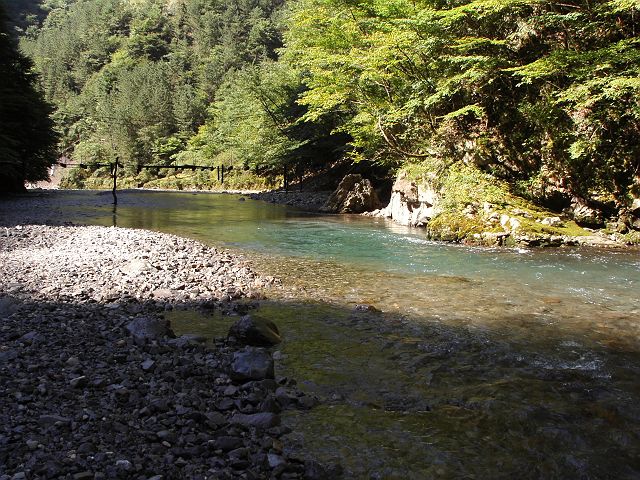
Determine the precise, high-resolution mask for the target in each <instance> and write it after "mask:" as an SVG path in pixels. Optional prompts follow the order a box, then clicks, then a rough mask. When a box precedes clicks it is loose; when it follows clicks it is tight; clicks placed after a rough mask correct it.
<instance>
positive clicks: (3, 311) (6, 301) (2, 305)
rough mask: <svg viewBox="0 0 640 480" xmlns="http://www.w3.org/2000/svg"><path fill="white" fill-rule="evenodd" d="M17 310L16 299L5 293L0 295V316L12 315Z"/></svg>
mask: <svg viewBox="0 0 640 480" xmlns="http://www.w3.org/2000/svg"><path fill="white" fill-rule="evenodd" d="M17 310H18V301H17V300H16V299H15V298H13V297H10V296H9V295H5V296H3V297H0V317H8V316H10V315H13V314H14V313H15V312H16V311H17Z"/></svg>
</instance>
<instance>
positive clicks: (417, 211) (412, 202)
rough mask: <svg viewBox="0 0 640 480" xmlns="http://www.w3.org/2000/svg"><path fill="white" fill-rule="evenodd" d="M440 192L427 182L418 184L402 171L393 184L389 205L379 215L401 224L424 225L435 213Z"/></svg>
mask: <svg viewBox="0 0 640 480" xmlns="http://www.w3.org/2000/svg"><path fill="white" fill-rule="evenodd" d="M437 203H438V194H437V192H436V191H435V189H433V188H431V187H430V186H429V185H427V184H416V183H415V182H413V181H411V180H409V178H408V177H407V174H406V172H403V173H401V174H400V175H399V176H398V178H397V179H396V181H395V183H394V184H393V188H392V190H391V200H389V205H387V207H386V208H383V209H382V210H380V211H379V212H377V215H379V216H382V217H386V218H390V219H393V220H394V221H395V222H396V223H399V224H401V225H408V226H412V227H424V226H426V224H427V223H428V222H429V220H430V219H431V218H433V217H434V215H435V209H436V208H437Z"/></svg>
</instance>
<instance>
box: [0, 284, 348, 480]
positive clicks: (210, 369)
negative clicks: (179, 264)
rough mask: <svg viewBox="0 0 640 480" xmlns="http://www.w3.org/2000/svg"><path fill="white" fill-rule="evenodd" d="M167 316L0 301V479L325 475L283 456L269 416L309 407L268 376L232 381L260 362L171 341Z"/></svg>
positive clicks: (152, 310)
mask: <svg viewBox="0 0 640 480" xmlns="http://www.w3.org/2000/svg"><path fill="white" fill-rule="evenodd" d="M208 307H211V305H210V304H209V305H208ZM227 307H228V308H229V309H231V310H233V306H229V305H227ZM167 308H171V305H169V304H163V303H161V302H145V303H139V302H136V301H129V302H123V303H111V304H106V305H105V304H97V303H85V304H74V303H38V302H30V301H20V300H18V299H16V298H13V297H10V296H6V295H5V296H1V297H0V319H1V323H0V406H1V408H0V412H1V413H0V478H27V479H32V478H73V479H80V478H127V479H129V478H136V479H137V478H140V479H143V478H144V479H147V478H151V477H154V478H221V479H222V478H254V479H258V478H269V477H272V476H274V477H280V478H334V477H335V476H336V475H337V473H338V470H337V467H335V466H331V465H328V466H326V467H323V466H321V465H319V464H318V463H316V462H314V461H313V460H310V459H305V458H303V457H296V456H294V455H293V454H288V453H286V452H285V451H283V443H282V441H281V440H280V438H281V437H282V436H283V435H284V434H286V433H288V432H289V428H288V427H287V426H286V425H283V424H282V423H281V416H280V412H281V411H282V410H283V409H286V408H289V409H291V408H308V407H310V406H311V405H312V404H313V403H314V401H313V400H312V399H310V398H309V399H307V398H306V396H305V395H304V394H303V393H302V392H300V391H298V390H297V389H296V387H295V385H294V384H293V383H292V382H290V381H288V380H287V379H286V378H280V377H275V379H274V376H273V369H271V371H270V372H269V371H268V370H267V371H262V372H258V373H256V372H255V370H254V371H251V372H249V373H248V374H245V373H242V371H241V373H237V372H236V371H235V370H237V368H236V362H237V359H236V356H237V354H238V352H245V353H246V352H247V351H248V352H250V353H251V354H252V355H254V356H256V355H257V356H259V357H260V358H261V359H262V360H265V358H266V361H271V359H270V354H269V353H268V352H266V351H263V350H261V349H254V348H252V347H243V346H240V345H234V344H230V343H228V342H226V341H223V339H219V341H217V342H210V344H209V346H208V347H204V346H203V345H201V343H200V341H199V339H198V338H197V337H193V336H191V337H183V338H178V339H176V338H171V337H173V335H172V334H171V332H170V331H169V330H167V329H166V323H167V322H165V321H164V320H163V319H162V314H163V312H165V310H166V309H167ZM239 371H240V370H239ZM230 374H231V376H233V377H234V378H233V380H232V379H231V378H230ZM157 475H161V476H162V477H155V476H157Z"/></svg>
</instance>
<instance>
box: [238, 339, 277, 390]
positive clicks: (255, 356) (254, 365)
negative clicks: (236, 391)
mask: <svg viewBox="0 0 640 480" xmlns="http://www.w3.org/2000/svg"><path fill="white" fill-rule="evenodd" d="M229 376H230V377H231V378H232V379H233V380H236V381H240V382H245V381H248V380H264V379H266V378H275V371H274V365H273V359H272V358H271V355H269V354H268V353H267V352H265V351H264V350H262V349H259V348H252V347H247V348H245V349H244V350H241V351H239V352H235V353H234V354H233V360H232V361H231V366H230V369H229Z"/></svg>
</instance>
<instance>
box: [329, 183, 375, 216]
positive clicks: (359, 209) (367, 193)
mask: <svg viewBox="0 0 640 480" xmlns="http://www.w3.org/2000/svg"><path fill="white" fill-rule="evenodd" d="M381 206H382V205H381V203H380V200H379V199H378V195H377V194H376V191H375V190H374V189H373V185H371V182H370V181H369V180H368V179H366V178H362V175H359V174H350V175H345V177H344V178H343V179H342V181H341V182H340V185H338V188H336V190H335V191H334V192H333V193H332V194H331V196H330V197H329V199H328V200H327V202H326V203H325V204H324V206H323V207H322V208H321V209H320V211H321V212H327V213H364V212H371V211H373V210H376V209H379V208H380V207H381Z"/></svg>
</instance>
